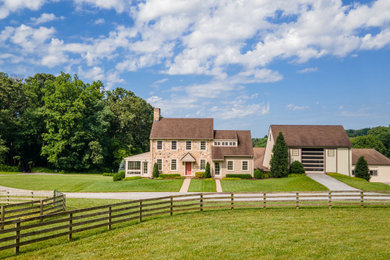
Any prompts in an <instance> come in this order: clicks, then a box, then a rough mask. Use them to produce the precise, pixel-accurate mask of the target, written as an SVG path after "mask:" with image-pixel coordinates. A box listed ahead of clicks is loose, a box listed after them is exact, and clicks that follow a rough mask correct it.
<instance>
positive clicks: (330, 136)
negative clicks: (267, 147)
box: [271, 125, 352, 147]
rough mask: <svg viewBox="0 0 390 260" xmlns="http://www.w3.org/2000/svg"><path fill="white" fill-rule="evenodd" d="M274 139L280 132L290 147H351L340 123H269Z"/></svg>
mask: <svg viewBox="0 0 390 260" xmlns="http://www.w3.org/2000/svg"><path fill="white" fill-rule="evenodd" d="M271 131H272V135H273V136H274V138H275V139H276V138H277V136H278V134H279V132H282V133H283V135H284V138H285V140H286V143H287V145H288V146H290V147H352V145H351V142H350V141H349V138H348V136H347V133H346V132H345V130H344V127H343V126H341V125H271Z"/></svg>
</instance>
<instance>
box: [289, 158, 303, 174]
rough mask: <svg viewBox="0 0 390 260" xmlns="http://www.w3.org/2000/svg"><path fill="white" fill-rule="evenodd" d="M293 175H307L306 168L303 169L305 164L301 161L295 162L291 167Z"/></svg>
mask: <svg viewBox="0 0 390 260" xmlns="http://www.w3.org/2000/svg"><path fill="white" fill-rule="evenodd" d="M291 173H297V174H303V173H305V168H304V167H303V164H302V163H301V162H299V161H293V162H292V164H291V165H290V174H291Z"/></svg>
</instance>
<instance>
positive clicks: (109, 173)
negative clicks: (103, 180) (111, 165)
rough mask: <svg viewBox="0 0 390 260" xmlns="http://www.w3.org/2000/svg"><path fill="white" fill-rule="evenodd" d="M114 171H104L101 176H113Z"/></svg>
mask: <svg viewBox="0 0 390 260" xmlns="http://www.w3.org/2000/svg"><path fill="white" fill-rule="evenodd" d="M114 174H115V172H105V173H103V176H114Z"/></svg>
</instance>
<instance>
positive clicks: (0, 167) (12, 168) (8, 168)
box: [0, 164, 20, 172]
mask: <svg viewBox="0 0 390 260" xmlns="http://www.w3.org/2000/svg"><path fill="white" fill-rule="evenodd" d="M0 172H20V171H19V168H18V166H8V165H5V164H0Z"/></svg>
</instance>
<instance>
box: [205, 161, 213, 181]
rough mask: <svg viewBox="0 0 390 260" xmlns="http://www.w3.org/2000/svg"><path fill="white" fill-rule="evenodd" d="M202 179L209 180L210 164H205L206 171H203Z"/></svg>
mask: <svg viewBox="0 0 390 260" xmlns="http://www.w3.org/2000/svg"><path fill="white" fill-rule="evenodd" d="M204 177H205V178H211V171H210V164H209V162H207V164H206V169H205V171H204Z"/></svg>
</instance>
